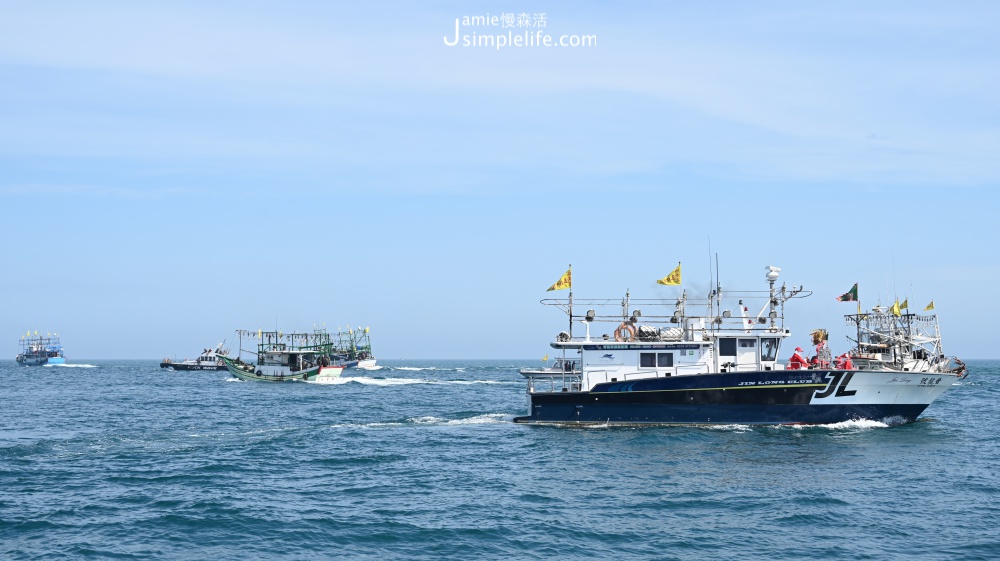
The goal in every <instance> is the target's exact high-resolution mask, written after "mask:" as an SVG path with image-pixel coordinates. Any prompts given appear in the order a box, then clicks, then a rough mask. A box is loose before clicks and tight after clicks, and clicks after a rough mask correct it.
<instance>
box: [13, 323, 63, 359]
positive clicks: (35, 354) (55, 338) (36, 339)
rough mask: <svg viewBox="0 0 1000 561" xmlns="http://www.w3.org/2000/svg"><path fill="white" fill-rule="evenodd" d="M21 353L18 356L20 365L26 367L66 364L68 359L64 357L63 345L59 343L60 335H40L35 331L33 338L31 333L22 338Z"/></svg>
mask: <svg viewBox="0 0 1000 561" xmlns="http://www.w3.org/2000/svg"><path fill="white" fill-rule="evenodd" d="M20 343H21V352H20V353H19V354H18V355H17V358H16V359H15V360H17V362H18V364H22V365H24V366H41V365H44V364H66V357H65V356H63V347H62V343H60V342H59V334H58V333H56V334H47V335H44V336H42V335H39V334H38V331H35V335H34V336H32V335H31V332H30V331H29V332H28V333H27V334H26V335H22V336H21V341H20Z"/></svg>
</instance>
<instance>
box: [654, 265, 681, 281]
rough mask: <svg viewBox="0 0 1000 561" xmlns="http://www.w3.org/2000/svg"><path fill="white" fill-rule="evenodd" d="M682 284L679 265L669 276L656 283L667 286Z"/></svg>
mask: <svg viewBox="0 0 1000 561" xmlns="http://www.w3.org/2000/svg"><path fill="white" fill-rule="evenodd" d="M680 283H681V264H680V263H678V264H677V268H676V269H674V270H673V271H671V272H670V274H669V275H667V276H665V277H663V278H662V279H660V280H658V281H656V284H667V285H675V286H676V285H679V284H680Z"/></svg>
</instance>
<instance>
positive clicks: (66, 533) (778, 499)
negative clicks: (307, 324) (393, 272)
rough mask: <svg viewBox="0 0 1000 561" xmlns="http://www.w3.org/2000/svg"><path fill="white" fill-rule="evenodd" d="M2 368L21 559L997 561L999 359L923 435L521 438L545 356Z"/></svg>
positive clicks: (1, 537) (1, 520) (942, 406)
mask: <svg viewBox="0 0 1000 561" xmlns="http://www.w3.org/2000/svg"><path fill="white" fill-rule="evenodd" d="M70 362H71V364H70V365H67V366H51V367H31V368H27V367H19V366H17V365H16V364H15V363H14V362H13V361H0V382H2V384H3V392H2V394H0V396H2V397H0V404H2V408H0V559H4V560H19V559H183V560H187V559H191V560H202V559H213V560H214V559H220V560H221V559H233V560H237V559H238V560H257V559H261V560H264V559H266V560H286V559H288V560H290V559H362V560H364V559H372V560H379V561H385V560H390V559H418V560H419V559H435V560H436V559H476V560H480V559H505V560H506V559H768V560H775V559H850V560H857V559H878V560H885V559H900V560H903V559H907V560H910V559H947V560H955V559H998V558H1000V439H998V436H997V435H998V431H1000V414H998V406H997V404H998V402H1000V361H970V363H969V366H970V369H971V375H970V376H969V377H968V378H967V379H966V380H963V381H962V382H961V383H960V385H958V386H956V387H954V388H952V389H951V390H949V391H948V392H946V393H945V394H944V395H943V396H942V397H941V398H940V399H938V400H937V401H936V402H935V403H933V404H932V405H931V406H930V408H928V409H927V411H925V413H924V415H923V416H922V418H921V419H920V420H919V421H918V422H915V423H911V424H907V425H902V426H892V427H889V426H885V425H883V424H881V423H875V422H852V423H845V424H842V425H836V426H819V427H747V426H738V425H736V426H726V427H715V428H708V427H666V428H591V429H569V428H553V427H531V426H522V425H515V424H513V423H512V422H511V419H512V418H513V417H514V416H515V415H520V414H523V413H524V412H525V410H526V400H525V396H524V387H525V386H524V382H523V381H522V378H521V376H520V375H519V374H518V373H517V370H518V368H521V367H524V366H536V365H537V361H516V360H511V361H415V360H412V361H404V360H395V361H380V362H381V363H382V364H383V367H382V368H381V369H380V370H377V371H373V372H359V371H350V370H349V371H347V377H346V378H345V379H344V380H343V383H341V384H335V385H314V384H305V383H284V384H265V383H256V382H239V381H235V380H233V379H232V378H230V377H229V376H228V374H226V373H225V372H167V371H162V370H160V369H159V368H158V366H157V363H155V362H153V361H76V363H74V361H70Z"/></svg>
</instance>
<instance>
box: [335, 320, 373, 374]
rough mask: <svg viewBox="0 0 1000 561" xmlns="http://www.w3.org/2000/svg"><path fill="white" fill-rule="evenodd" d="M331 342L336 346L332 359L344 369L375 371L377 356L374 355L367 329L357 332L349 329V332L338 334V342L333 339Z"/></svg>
mask: <svg viewBox="0 0 1000 561" xmlns="http://www.w3.org/2000/svg"><path fill="white" fill-rule="evenodd" d="M331 342H332V343H333V346H334V351H333V353H332V354H331V358H332V359H334V360H336V361H338V362H339V363H340V364H343V365H344V368H360V369H361V370H373V369H375V355H374V354H372V341H371V337H370V335H369V329H368V328H367V327H366V328H364V329H358V330H356V331H355V330H354V329H351V328H350V327H348V328H347V331H341V332H338V333H337V337H336V340H335V341H334V340H333V339H331Z"/></svg>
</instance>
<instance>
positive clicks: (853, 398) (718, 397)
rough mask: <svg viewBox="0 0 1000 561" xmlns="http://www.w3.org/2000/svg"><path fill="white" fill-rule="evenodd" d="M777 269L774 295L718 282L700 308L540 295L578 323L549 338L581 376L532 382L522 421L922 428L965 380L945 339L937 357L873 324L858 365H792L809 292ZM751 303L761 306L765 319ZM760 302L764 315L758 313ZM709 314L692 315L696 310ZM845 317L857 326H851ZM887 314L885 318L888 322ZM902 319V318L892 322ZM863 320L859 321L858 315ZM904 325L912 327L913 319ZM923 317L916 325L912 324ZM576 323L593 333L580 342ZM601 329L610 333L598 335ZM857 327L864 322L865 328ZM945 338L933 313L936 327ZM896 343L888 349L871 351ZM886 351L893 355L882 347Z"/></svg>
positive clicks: (772, 277)
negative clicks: (799, 312) (579, 311)
mask: <svg viewBox="0 0 1000 561" xmlns="http://www.w3.org/2000/svg"><path fill="white" fill-rule="evenodd" d="M780 271H781V270H780V269H779V268H777V267H768V268H767V276H766V279H767V282H768V285H769V289H768V290H766V291H757V292H727V293H726V294H725V299H724V298H723V292H722V290H721V288H720V287H718V285H717V288H716V290H713V291H712V292H711V293H710V294H709V297H708V298H707V300H704V301H701V302H696V301H694V300H692V299H689V298H688V297H687V294H686V292H684V293H682V295H681V296H680V297H679V298H677V300H676V302H673V299H671V302H670V304H667V303H665V302H664V301H663V300H632V299H630V297H629V295H628V294H626V296H625V298H624V299H623V300H622V301H621V311H620V312H617V313H615V312H613V311H611V310H613V309H614V308H616V307H617V301H612V300H583V301H580V300H578V301H576V304H577V305H580V304H583V305H584V306H586V307H588V308H590V309H588V310H587V312H586V314H585V315H582V316H581V315H575V314H574V311H573V305H574V301H573V294H572V292H570V295H569V300H542V303H543V304H546V305H552V306H556V307H559V308H560V309H562V310H563V311H564V312H566V313H567V314H568V316H569V321H570V330H569V331H563V332H561V333H559V334H558V335H557V336H556V340H555V341H553V342H552V343H551V346H552V347H553V348H554V349H557V350H560V351H562V352H563V356H564V360H565V357H566V355H569V356H573V355H576V358H575V360H577V362H578V364H579V365H580V367H579V372H578V373H575V374H572V375H563V376H552V375H550V374H546V375H539V376H533V375H531V374H530V373H524V372H522V374H523V375H525V376H526V377H527V378H528V380H527V382H528V388H527V398H528V414H527V415H525V416H521V417H516V418H515V419H514V422H516V423H529V424H558V425H586V424H600V425H605V424H606V425H660V424H664V425H668V424H829V423H837V422H842V421H847V420H853V419H874V420H885V421H887V422H890V423H901V422H908V421H913V420H914V419H916V418H917V416H918V415H920V414H921V413H922V412H923V411H924V409H926V408H927V406H928V405H930V403H931V402H933V401H934V399H935V398H937V397H938V396H939V395H941V394H942V393H943V392H944V391H946V390H947V389H948V388H949V387H951V386H952V385H953V384H955V383H956V381H958V380H959V378H960V377H962V376H963V375H965V369H964V366H963V365H962V363H961V361H958V360H957V359H948V358H945V357H944V355H943V354H941V352H940V351H941V349H940V337H937V341H936V346H935V344H931V345H930V347H931V349H930V350H928V348H927V345H922V344H917V342H918V341H920V342H921V343H924V341H923V340H922V339H921V337H924V335H922V334H921V332H919V331H917V330H915V329H911V330H909V331H907V330H901V329H897V327H898V326H897V325H896V324H895V323H894V324H893V325H891V326H890V325H889V323H888V322H887V323H884V324H875V323H874V322H875V316H874V315H872V316H868V317H867V318H865V319H864V320H863V321H868V322H869V323H868V324H866V327H865V328H864V330H863V333H862V330H861V328H860V327H859V338H858V340H859V341H860V343H859V346H858V347H857V348H856V349H855V351H854V352H853V354H854V355H856V358H855V359H854V360H855V361H856V367H857V369H851V370H848V369H846V368H842V369H836V368H829V367H827V368H816V369H801V370H793V369H791V368H786V365H785V364H783V363H781V362H779V360H778V351H779V349H780V348H781V345H782V343H783V342H784V340H785V339H787V338H788V337H790V336H791V333H790V332H789V330H788V329H786V328H785V327H784V318H785V316H784V312H785V305H786V303H788V302H789V301H790V300H792V299H794V298H802V297H806V296H809V295H811V294H812V293H811V292H810V291H806V290H804V289H803V288H802V287H795V286H793V287H791V288H788V287H786V286H785V285H784V284H783V285H781V287H780V288H779V287H776V286H775V283H776V281H777V279H778V276H779V273H780ZM748 306H753V309H759V311H758V312H756V314H754V313H753V312H751V310H750V308H748ZM758 306H759V308H758ZM698 310H701V312H700V313H691V312H692V311H695V312H697V311H698ZM850 318H851V316H848V321H851V319H850ZM884 319H885V318H883V320H884ZM895 319H899V318H895ZM857 321H859V322H860V321H862V319H861V315H859V317H858V319H857ZM903 321H910V320H907V319H906V318H905V317H904V318H903ZM922 322H923V323H926V321H925V320H919V321H918V319H917V318H912V321H910V325H916V324H918V323H919V324H921V325H922V324H923V323H922ZM574 323H582V327H583V328H584V335H583V336H582V337H580V336H574V335H573V334H572V327H573V325H574ZM600 325H608V326H609V329H608V330H609V331H610V330H611V328H612V326H613V333H609V332H605V333H601V334H600V335H594V334H593V333H592V332H593V331H594V330H595V328H597V327H598V326H600ZM859 325H860V323H859ZM933 325H934V329H935V334H936V325H937V323H936V318H935V320H934V322H933ZM882 344H885V345H887V346H886V347H885V348H884V349H883V348H881V347H878V348H876V347H873V346H872V345H882ZM876 349H878V350H880V351H884V352H877V353H876V352H875V350H876Z"/></svg>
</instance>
